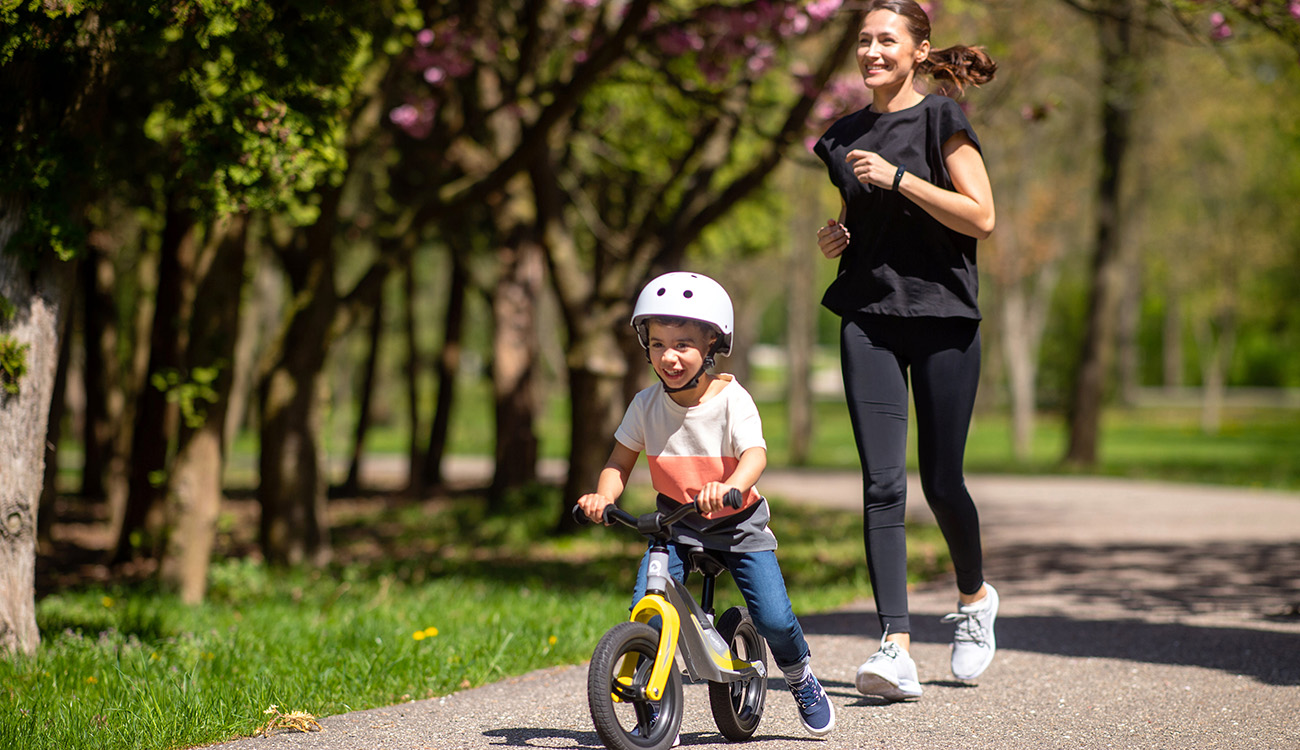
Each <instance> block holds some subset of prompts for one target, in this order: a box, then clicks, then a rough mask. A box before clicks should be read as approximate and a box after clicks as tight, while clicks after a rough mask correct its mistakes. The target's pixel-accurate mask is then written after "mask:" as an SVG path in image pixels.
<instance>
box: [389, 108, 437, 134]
mask: <svg viewBox="0 0 1300 750" xmlns="http://www.w3.org/2000/svg"><path fill="white" fill-rule="evenodd" d="M436 111H437V105H436V104H435V103H434V101H433V100H432V99H424V100H422V101H419V102H416V103H414V104H412V103H410V102H407V103H406V104H403V105H401V106H399V107H395V108H394V109H393V110H392V111H391V112H389V113H388V119H389V120H392V122H393V124H394V125H396V126H397V127H399V128H401V129H402V130H403V131H405V132H406V134H407V135H409V136H411V137H412V138H426V137H428V135H429V133H430V132H432V131H433V115H434V113H435V112H436Z"/></svg>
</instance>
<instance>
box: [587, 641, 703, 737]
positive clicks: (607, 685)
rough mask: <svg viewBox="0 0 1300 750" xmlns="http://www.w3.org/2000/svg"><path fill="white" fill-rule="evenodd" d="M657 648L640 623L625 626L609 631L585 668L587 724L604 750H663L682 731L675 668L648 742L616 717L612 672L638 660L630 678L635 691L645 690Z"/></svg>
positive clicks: (678, 678)
mask: <svg viewBox="0 0 1300 750" xmlns="http://www.w3.org/2000/svg"><path fill="white" fill-rule="evenodd" d="M658 648H659V631H657V630H655V629H654V628H652V627H650V626H649V625H647V624H645V623H643V622H624V623H619V624H618V625H615V626H614V627H612V628H610V630H609V632H608V633H605V635H604V637H603V638H601V639H600V643H597V644H596V650H595V652H593V653H592V655H591V664H590V666H589V667H588V668H587V706H588V707H589V708H590V709H591V721H592V723H593V724H594V725H595V726H596V734H598V735H600V739H601V741H602V742H603V743H604V744H605V747H607V748H610V750H668V748H670V747H672V744H673V741H674V740H675V739H677V733H678V732H679V731H680V730H681V725H682V714H683V702H682V676H681V673H680V672H678V671H677V668H676V666H675V665H674V666H673V668H672V669H671V671H670V672H669V674H668V682H667V684H666V685H665V686H664V695H663V698H662V699H661V700H660V701H659V720H658V721H657V722H655V725H654V727H653V728H652V729H651V730H650V731H649V733H648V734H647V736H644V737H643V736H639V735H634V734H632V730H633V729H636V728H637V727H636V726H632V727H628V728H625V727H623V725H622V723H621V722H620V721H619V718H618V713H617V712H616V711H615V705H614V698H613V694H612V690H613V682H614V679H615V678H616V677H617V675H616V673H615V670H616V669H617V668H618V666H619V665H620V664H621V663H622V660H623V657H624V656H625V655H628V654H633V653H636V654H640V655H641V656H642V657H644V658H643V660H642V662H641V664H642V666H641V667H639V668H638V669H637V672H636V675H635V676H634V677H633V684H634V687H644V685H645V682H646V681H647V680H648V679H649V677H650V668H651V666H652V665H653V663H654V658H655V653H656V651H657V650H658ZM634 708H637V709H638V713H643V712H644V711H649V710H652V709H651V707H650V702H649V701H646V702H645V703H644V705H643V706H639V707H638V706H634Z"/></svg>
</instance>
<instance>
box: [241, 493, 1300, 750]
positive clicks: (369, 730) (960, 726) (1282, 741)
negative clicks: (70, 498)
mask: <svg viewBox="0 0 1300 750" xmlns="http://www.w3.org/2000/svg"><path fill="white" fill-rule="evenodd" d="M968 483H969V486H970V489H971V492H972V494H973V495H974V496H975V498H976V502H977V503H978V505H979V507H980V512H981V516H982V520H983V524H984V542H985V549H986V552H985V555H986V561H987V570H986V574H987V577H988V580H989V581H991V582H993V583H995V584H996V585H997V586H998V590H999V592H1000V593H1001V595H1002V610H1001V616H1000V617H999V619H998V625H997V633H998V643H999V651H998V656H997V659H996V660H995V661H994V663H993V665H992V666H991V667H989V669H988V671H987V672H986V673H985V674H984V675H983V676H982V677H981V678H980V680H979V682H978V684H975V683H965V682H959V681H956V680H954V679H953V678H952V676H951V675H950V673H949V672H948V664H947V657H948V646H947V643H948V641H949V640H950V638H951V627H950V626H945V625H943V624H941V623H940V622H939V618H940V617H941V616H942V615H944V614H945V613H947V612H949V611H951V609H952V607H953V605H954V602H955V591H954V590H953V589H952V588H951V584H944V585H934V586H928V587H923V588H919V589H917V590H915V591H914V592H913V594H912V598H911V608H912V621H913V623H914V628H915V632H914V633H913V656H914V658H915V659H916V661H917V664H918V667H919V669H920V676H921V682H922V685H923V687H924V689H925V695H924V696H923V697H922V698H921V699H920V700H919V701H916V702H911V703H900V704H885V703H882V702H880V701H878V700H875V699H871V698H866V697H864V696H861V695H859V694H858V693H857V692H856V691H855V690H854V688H853V677H854V673H855V671H856V668H857V665H858V664H859V663H860V662H861V661H862V660H863V659H865V658H866V657H867V656H868V655H869V654H870V653H871V652H872V651H873V650H874V648H875V639H876V638H878V636H879V633H878V630H877V626H876V624H875V616H874V611H873V608H872V606H871V604H870V602H869V601H864V602H859V603H855V604H852V605H850V606H848V607H845V608H844V609H842V610H838V611H834V612H822V613H800V621H801V622H802V623H803V626H804V629H805V630H806V632H807V633H808V636H809V641H810V644H811V646H812V649H813V660H814V666H815V668H816V670H817V673H818V675H819V676H820V677H821V678H822V681H823V682H824V683H825V684H826V687H827V689H828V691H829V693H830V695H831V699H832V701H833V702H834V704H835V706H836V710H837V712H838V723H837V728H836V731H835V732H834V733H833V734H831V735H830V736H829V737H827V738H826V739H824V740H819V739H816V738H813V737H811V736H810V735H808V734H807V733H805V732H804V731H803V729H802V727H800V725H799V723H798V720H797V718H796V717H795V709H794V702H793V699H792V698H791V697H790V694H789V693H788V692H787V691H786V689H785V687H784V684H783V682H782V681H780V680H779V679H776V680H772V681H771V682H770V685H769V689H770V690H771V693H770V695H769V699H768V707H767V711H766V713H765V715H764V718H763V723H762V726H761V727H760V730H759V733H758V735H757V736H756V737H755V739H754V740H753V741H752V742H751V743H749V745H750V746H751V747H753V748H754V750H791V749H793V748H800V749H805V748H825V749H826V750H831V749H832V748H835V749H839V748H854V749H857V748H898V749H900V750H901V749H905V748H954V749H956V748H960V749H962V750H967V749H980V748H990V749H992V748H997V749H999V750H1014V749H1017V748H1026V749H1028V748H1034V749H1042V748H1188V749H1189V750H1190V749H1191V748H1196V749H1197V750H1201V749H1203V748H1234V749H1235V748H1269V749H1274V748H1300V612H1298V611H1297V610H1298V608H1300V544H1298V542H1300V493H1274V492H1263V491H1259V492H1256V491H1250V490H1242V489H1232V488H1208V487H1199V486H1184V485H1173V484H1161V483H1145V482H1131V481H1123V480H1112V479H1093V478H1021V477H991V476H990V477H970V478H969V480H968ZM760 488H761V489H762V490H763V491H764V492H765V493H767V494H769V495H773V496H783V497H786V498H789V499H791V500H796V501H801V502H810V503H823V504H830V505H836V506H842V507H846V508H855V507H860V500H859V498H860V493H861V490H860V485H859V482H858V479H857V477H856V475H853V474H848V473H827V472H803V473H801V472H785V471H771V472H769V473H768V474H766V475H765V476H764V478H763V480H762V482H761V483H760ZM911 497H912V498H914V501H913V502H912V503H911V506H912V511H911V512H914V513H916V514H917V515H918V516H924V515H925V513H926V511H925V510H924V503H923V502H921V501H920V497H921V495H920V492H919V488H917V487H913V488H912V495H911ZM586 673H587V670H586V666H585V665H581V666H576V667H567V668H557V669H548V670H542V671H538V672H534V673H531V674H527V675H524V676H522V677H518V678H514V679H509V680H505V681H502V682H499V683H496V684H492V685H487V686H485V687H481V688H476V689H474V690H467V691H464V692H461V693H456V694H454V695H451V696H447V697H444V698H440V699H433V700H426V701H415V702H412V703H407V704H403V705H400V706H393V707H388V708H381V709H375V710H371V711H362V712H357V713H352V714H346V715H341V716H333V717H327V718H324V719H322V721H321V723H322V725H323V726H324V731H321V732H314V733H310V734H300V733H282V734H278V735H275V736H272V737H269V738H257V739H249V740H241V741H238V742H233V743H227V744H225V745H221V746H220V747H222V748H226V749H227V750H254V749H257V750H261V749H264V748H293V749H294V750H306V749H313V750H352V749H356V750H363V749H364V750H379V749H381V748H392V749H394V750H396V749H398V748H403V749H411V750H414V749H417V748H428V749H431V750H435V749H436V750H452V749H454V748H464V749H467V750H476V749H479V748H495V747H515V748H596V747H600V740H599V738H598V737H597V736H596V733H595V731H594V730H593V728H592V726H591V718H590V716H589V715H588V713H587V708H586V692H585V680H586ZM685 693H686V698H685V700H686V711H687V713H686V718H685V720H684V722H683V726H682V744H683V746H684V747H692V748H722V747H726V746H728V745H729V743H727V742H726V741H725V740H724V739H723V738H722V737H721V735H719V734H718V732H717V730H716V728H715V727H714V725H713V721H712V717H711V716H710V714H709V710H708V696H707V688H706V686H704V685H688V686H686V689H685Z"/></svg>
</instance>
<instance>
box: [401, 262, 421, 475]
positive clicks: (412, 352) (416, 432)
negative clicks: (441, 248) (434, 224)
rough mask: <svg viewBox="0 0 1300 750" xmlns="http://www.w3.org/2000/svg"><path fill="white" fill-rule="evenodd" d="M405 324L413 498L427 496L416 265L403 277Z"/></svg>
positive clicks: (408, 452)
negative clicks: (422, 427)
mask: <svg viewBox="0 0 1300 750" xmlns="http://www.w3.org/2000/svg"><path fill="white" fill-rule="evenodd" d="M402 284H403V287H404V288H403V291H402V309H403V315H402V324H403V328H404V331H403V333H404V336H403V337H404V338H405V339H406V367H405V368H404V371H405V374H406V419H407V422H408V423H409V425H410V426H409V427H408V428H407V429H408V430H409V432H408V436H407V446H406V491H407V492H408V493H409V494H410V495H411V496H413V497H419V496H420V495H421V494H423V492H424V471H423V467H422V460H423V458H424V453H423V451H421V450H420V435H421V433H422V431H421V429H420V346H419V342H418V339H417V338H416V335H415V293H416V284H415V263H413V262H410V263H407V264H406V268H405V269H404V272H403V273H402Z"/></svg>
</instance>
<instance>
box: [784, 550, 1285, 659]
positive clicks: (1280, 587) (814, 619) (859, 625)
mask: <svg viewBox="0 0 1300 750" xmlns="http://www.w3.org/2000/svg"><path fill="white" fill-rule="evenodd" d="M990 557H991V559H990V560H989V561H988V562H989V566H988V569H987V572H986V575H987V578H988V580H990V581H992V582H994V583H996V584H997V586H998V590H999V591H1000V592H1001V593H1002V597H1003V612H1002V615H1001V616H999V618H998V624H997V634H998V647H999V648H1006V649H1016V650H1020V651H1032V652H1038V653H1044V654H1054V655H1058V656H1067V657H1083V658H1087V657H1097V658H1108V659H1125V660H1131V661H1137V662H1147V663H1153V664H1171V665H1184V666H1199V667H1204V668H1207V669H1216V670H1222V671H1225V672H1230V673H1233V674H1243V675H1249V676H1251V677H1254V678H1255V679H1257V680H1259V681H1261V682H1264V683H1267V684H1271V685H1300V632H1298V631H1297V629H1295V628H1292V627H1287V625H1290V624H1296V623H1300V617H1297V615H1296V605H1297V603H1300V545H1298V544H1282V543H1249V542H1216V543H1203V544H1195V545H1179V544H1112V545H1099V546H1078V545H1069V544H1045V545H1029V544H1022V545H1015V546H1007V547H999V548H997V549H996V550H994V551H991V552H990ZM943 614H945V612H926V611H918V610H917V609H916V607H915V605H914V607H913V612H912V629H913V630H912V638H913V639H914V640H918V641H921V642H931V643H948V642H950V641H951V639H952V626H950V625H944V624H943V623H941V622H940V621H939V619H940V618H941V617H942V615H943ZM1216 615H1222V616H1223V617H1222V621H1223V624H1222V625H1216V624H1215V616H1216ZM799 620H800V623H801V624H802V625H803V627H804V630H805V632H807V633H809V634H815V635H853V636H862V635H864V634H866V633H869V632H874V631H876V629H877V626H876V617H875V613H874V612H872V611H847V612H834V613H826V614H816V615H801V616H800V618H799ZM1256 626H1258V627H1256ZM1279 626H1281V627H1279ZM1288 631H1289V632H1288Z"/></svg>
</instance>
